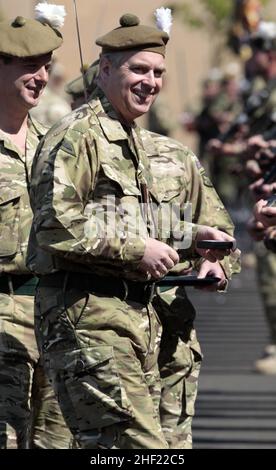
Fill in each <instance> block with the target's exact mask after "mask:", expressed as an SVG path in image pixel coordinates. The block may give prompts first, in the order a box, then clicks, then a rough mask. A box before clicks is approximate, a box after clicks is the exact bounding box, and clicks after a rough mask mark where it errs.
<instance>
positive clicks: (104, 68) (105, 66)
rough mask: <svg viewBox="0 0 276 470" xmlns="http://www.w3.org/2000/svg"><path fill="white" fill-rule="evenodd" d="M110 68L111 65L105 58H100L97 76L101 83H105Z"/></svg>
mask: <svg viewBox="0 0 276 470" xmlns="http://www.w3.org/2000/svg"><path fill="white" fill-rule="evenodd" d="M111 67H112V65H111V62H110V60H109V59H108V58H107V57H105V56H101V61H100V72H99V75H100V77H101V79H102V80H103V81H105V80H106V79H107V78H108V77H109V76H110V73H111Z"/></svg>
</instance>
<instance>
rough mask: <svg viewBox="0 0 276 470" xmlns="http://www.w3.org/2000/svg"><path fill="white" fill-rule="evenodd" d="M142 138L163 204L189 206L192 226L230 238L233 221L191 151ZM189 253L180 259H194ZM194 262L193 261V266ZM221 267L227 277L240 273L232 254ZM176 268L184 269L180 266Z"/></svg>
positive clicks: (146, 134) (167, 140)
mask: <svg viewBox="0 0 276 470" xmlns="http://www.w3.org/2000/svg"><path fill="white" fill-rule="evenodd" d="M141 135H142V140H143V143H144V145H145V147H146V148H147V149H148V156H149V160H150V165H151V169H152V174H153V181H154V186H155V190H156V191H157V193H158V196H159V199H160V200H161V201H162V203H168V202H170V204H171V205H173V204H175V205H176V207H181V208H185V207H187V204H189V205H190V210H191V221H192V222H193V223H194V224H198V225H208V226H210V227H214V228H217V229H219V230H222V231H224V232H226V233H228V234H229V235H231V236H233V232H234V226H233V222H232V220H231V218H230V216H229V214H228V212H227V211H226V209H225V207H224V205H223V204H222V202H221V200H220V198H219V196H218V194H217V192H216V191H215V189H214V187H213V185H212V183H211V181H210V179H209V178H208V176H207V175H206V173H205V170H204V168H203V167H202V165H201V163H200V162H199V160H198V159H197V157H196V156H195V155H194V154H193V152H191V150H189V149H188V148H187V147H185V146H184V145H182V144H181V143H180V142H177V141H175V140H173V139H171V138H168V137H164V136H161V135H158V134H154V133H150V132H148V131H145V130H143V131H142V132H141ZM192 250H193V246H191V248H190V249H189V250H183V253H182V259H183V260H184V259H187V260H190V259H193V258H194V256H193V251H192ZM201 261H202V260H201ZM197 263H198V261H195V262H194V265H195V266H196V265H197ZM221 265H222V267H223V269H224V271H225V274H226V276H227V277H228V278H230V277H231V275H232V274H233V273H236V272H239V271H240V264H239V259H238V256H237V254H234V253H233V255H231V256H230V257H226V258H224V260H223V261H222V262H221ZM176 269H178V270H181V269H183V265H181V264H180V265H178V267H177V268H174V270H176Z"/></svg>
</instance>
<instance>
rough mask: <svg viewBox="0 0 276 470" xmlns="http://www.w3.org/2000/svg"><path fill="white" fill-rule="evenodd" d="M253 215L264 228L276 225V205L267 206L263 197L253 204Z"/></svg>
mask: <svg viewBox="0 0 276 470" xmlns="http://www.w3.org/2000/svg"><path fill="white" fill-rule="evenodd" d="M254 216H255V219H256V220H257V221H258V222H261V223H262V224H263V226H264V227H265V228H266V227H273V226H274V225H276V207H267V201H266V200H264V199H260V200H259V201H258V202H257V203H256V204H255V206H254Z"/></svg>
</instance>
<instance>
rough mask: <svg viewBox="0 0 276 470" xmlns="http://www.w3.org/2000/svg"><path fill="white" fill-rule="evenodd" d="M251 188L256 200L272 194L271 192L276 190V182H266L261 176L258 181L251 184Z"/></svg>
mask: <svg viewBox="0 0 276 470" xmlns="http://www.w3.org/2000/svg"><path fill="white" fill-rule="evenodd" d="M249 189H250V191H251V192H252V194H253V196H254V197H255V199H256V201H258V200H259V199H263V198H267V197H269V196H271V194H273V193H274V191H275V190H276V183H270V184H264V179H263V178H259V179H258V180H257V181H254V183H252V184H250V186H249Z"/></svg>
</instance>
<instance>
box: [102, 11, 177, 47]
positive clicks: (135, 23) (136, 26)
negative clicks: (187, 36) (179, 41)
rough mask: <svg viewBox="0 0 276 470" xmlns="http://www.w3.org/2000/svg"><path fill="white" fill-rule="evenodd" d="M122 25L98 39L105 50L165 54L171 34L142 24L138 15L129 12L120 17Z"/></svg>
mask: <svg viewBox="0 0 276 470" xmlns="http://www.w3.org/2000/svg"><path fill="white" fill-rule="evenodd" d="M120 25H121V26H120V27H119V28H116V29H113V30H112V31H110V32H109V33H107V34H105V35H104V36H101V37H100V38H98V39H97V40H96V44H97V45H98V46H101V47H102V49H103V52H116V51H125V50H130V49H134V50H137V51H151V52H157V53H158V54H162V55H163V56H165V49H166V44H167V42H168V40H169V35H168V34H167V33H166V32H165V31H162V30H160V29H158V28H154V27H151V26H145V25H141V24H140V20H139V18H138V17H137V16H136V15H132V14H130V13H127V14H125V15H123V16H122V17H121V18H120Z"/></svg>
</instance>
